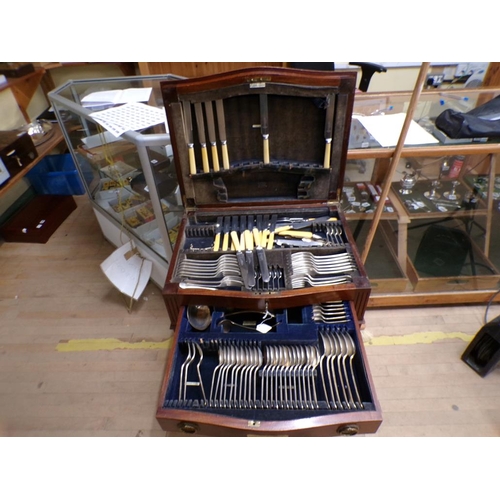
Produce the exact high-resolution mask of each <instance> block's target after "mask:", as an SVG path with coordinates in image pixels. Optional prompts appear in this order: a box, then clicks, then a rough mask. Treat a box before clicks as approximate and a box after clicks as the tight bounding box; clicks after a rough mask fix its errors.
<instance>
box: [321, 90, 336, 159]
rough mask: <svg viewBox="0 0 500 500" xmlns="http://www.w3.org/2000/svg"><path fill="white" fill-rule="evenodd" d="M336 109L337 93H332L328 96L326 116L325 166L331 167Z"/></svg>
mask: <svg viewBox="0 0 500 500" xmlns="http://www.w3.org/2000/svg"><path fill="white" fill-rule="evenodd" d="M334 111H335V95H334V94H331V95H329V96H327V98H326V117H325V156H324V160H323V167H324V168H330V161H331V152H332V139H333V114H334Z"/></svg>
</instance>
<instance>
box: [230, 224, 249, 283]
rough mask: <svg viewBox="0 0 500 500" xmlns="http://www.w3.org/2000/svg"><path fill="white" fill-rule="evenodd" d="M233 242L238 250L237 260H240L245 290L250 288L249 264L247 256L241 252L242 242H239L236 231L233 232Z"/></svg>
mask: <svg viewBox="0 0 500 500" xmlns="http://www.w3.org/2000/svg"><path fill="white" fill-rule="evenodd" d="M231 241H232V244H233V245H234V248H235V250H236V258H237V259H238V265H239V266H240V271H241V277H242V278H243V283H244V284H245V288H248V289H249V288H250V286H249V283H248V267H247V262H246V260H245V256H244V255H243V252H242V251H241V247H240V242H239V241H238V233H237V232H236V231H231Z"/></svg>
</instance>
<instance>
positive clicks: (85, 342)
mask: <svg viewBox="0 0 500 500" xmlns="http://www.w3.org/2000/svg"><path fill="white" fill-rule="evenodd" d="M366 334H368V335H366ZM473 338H474V335H469V334H467V333H461V332H450V333H445V332H420V333H410V334H408V335H382V336H380V337H372V336H371V335H370V334H369V333H368V332H366V331H365V332H364V335H363V343H364V344H365V345H379V346H389V345H414V344H432V343H433V342H438V341H440V340H449V339H460V340H463V341H464V342H470V341H471V340H472V339H473ZM171 343H172V339H167V340H164V341H163V342H149V341H146V340H141V341H138V342H124V341H123V340H119V339H76V340H69V341H68V342H59V344H57V346H56V350H57V351H59V352H83V351H114V350H115V349H168V348H169V347H170V346H171Z"/></svg>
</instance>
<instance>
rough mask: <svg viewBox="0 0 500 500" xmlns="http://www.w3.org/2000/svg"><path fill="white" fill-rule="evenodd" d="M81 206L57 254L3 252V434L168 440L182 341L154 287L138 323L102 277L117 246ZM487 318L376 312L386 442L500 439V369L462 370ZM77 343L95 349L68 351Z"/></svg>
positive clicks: (444, 312) (369, 330)
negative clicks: (171, 384) (166, 387)
mask: <svg viewBox="0 0 500 500" xmlns="http://www.w3.org/2000/svg"><path fill="white" fill-rule="evenodd" d="M75 199H76V201H77V203H78V209H77V210H76V211H75V212H73V213H72V214H71V216H70V217H69V218H68V219H67V220H66V221H65V222H64V224H63V225H62V226H61V227H60V228H59V229H58V230H57V232H56V233H55V234H54V235H53V236H52V238H51V239H50V240H49V242H48V243H47V244H45V245H37V244H17V243H3V244H2V245H1V246H0V284H1V286H0V435H4V436H165V433H164V432H162V430H161V429H160V427H159V425H158V424H157V422H156V420H155V411H156V405H157V399H158V393H159V390H160V384H161V381H162V376H163V370H164V364H165V360H166V356H167V351H168V346H169V342H168V339H169V338H170V336H171V333H172V332H171V331H170V330H169V320H168V317H167V312H166V310H165V307H164V305H163V301H162V298H161V294H160V290H159V289H158V288H157V287H156V286H155V285H153V284H151V283H150V284H149V285H148V287H147V288H146V291H145V293H144V295H143V297H142V298H141V299H140V301H139V302H138V303H136V304H135V306H134V308H133V310H132V312H131V313H129V312H127V308H126V306H125V302H124V300H123V298H122V296H121V295H120V294H119V292H118V291H117V290H115V289H114V288H113V286H112V285H111V284H110V283H109V282H108V281H107V279H106V278H105V276H104V275H103V274H102V272H101V270H100V267H99V264H100V263H101V262H102V261H103V260H104V259H105V258H106V257H107V256H108V255H109V254H110V253H111V252H112V251H113V247H112V246H111V245H110V244H109V243H108V242H107V241H106V240H105V239H104V237H103V236H102V233H101V231H100V229H99V226H98V224H97V221H96V219H95V217H94V215H93V212H92V210H91V207H90V205H89V203H88V201H87V200H86V198H85V197H76V198H75ZM484 312H485V307H484V306H463V307H438V308H425V309H421V308H420V309H419V308H416V309H409V310H408V309H398V310H370V311H368V312H367V314H366V328H365V330H364V331H363V335H364V339H365V345H366V350H367V354H368V361H369V364H370V367H371V371H372V375H373V378H374V384H375V389H376V391H377V394H378V398H379V400H380V404H381V408H382V411H383V418H384V421H383V424H382V426H381V427H380V429H379V432H378V433H377V434H376V435H375V436H499V435H500V411H499V410H500V370H496V371H494V372H492V373H491V374H490V375H488V376H487V377H486V378H484V379H482V378H481V377H479V376H478V375H477V374H476V373H475V372H474V371H473V370H471V369H470V368H469V367H468V366H466V365H465V363H463V362H462V361H461V360H460V355H461V354H462V352H463V351H464V349H465V348H466V346H467V344H468V342H469V341H470V340H471V338H472V337H473V335H474V334H475V333H476V332H477V331H478V330H479V328H480V327H481V326H482V325H483V315H484ZM498 314H500V307H499V306H494V307H492V308H491V310H490V312H489V319H492V318H493V317H495V316H496V315H498ZM112 339H115V340H112ZM74 340H87V341H88V342H87V343H79V344H76V346H75V347H73V348H72V350H68V349H66V350H65V347H66V348H67V347H68V346H73V344H72V343H69V341H74ZM142 341H151V342H152V344H145V343H142V345H141V342H142ZM113 342H121V343H119V344H118V345H116V344H113Z"/></svg>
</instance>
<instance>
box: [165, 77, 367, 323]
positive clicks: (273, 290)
mask: <svg viewBox="0 0 500 500" xmlns="http://www.w3.org/2000/svg"><path fill="white" fill-rule="evenodd" d="M354 88H355V76H354V74H353V73H349V72H347V73H340V72H339V73H335V72H310V71H305V70H291V69H288V68H259V69H256V70H240V71H235V72H230V73H226V74H224V75H215V76H211V77H204V78H196V79H189V80H178V81H175V82H162V92H163V98H164V102H165V109H166V113H167V120H168V125H169V131H170V136H171V142H172V148H173V151H174V158H175V163H176V168H177V176H178V179H179V184H180V189H181V193H182V197H183V203H184V206H185V217H184V218H183V221H182V224H181V227H180V231H179V236H178V238H177V241H176V246H175V248H174V252H173V257H172V259H171V263H170V266H169V271H168V274H167V278H166V284H165V287H164V291H163V296H164V300H165V303H166V307H167V310H168V312H169V317H170V320H171V323H172V325H173V326H175V323H176V321H177V315H178V313H179V309H180V307H181V306H185V305H189V304H199V303H206V304H209V305H218V304H219V303H221V302H224V303H226V304H228V305H229V306H232V307H247V308H249V307H252V308H261V309H262V308H263V307H264V305H265V304H266V303H267V304H268V305H269V307H287V306H298V305H305V304H314V303H318V302H323V301H328V300H349V301H353V302H354V305H355V309H356V313H357V315H358V318H359V319H360V321H362V320H363V317H364V311H365V309H366V306H367V303H368V299H369V295H370V283H369V280H368V278H367V276H366V272H365V270H364V266H363V264H362V262H361V260H360V257H359V252H358V249H357V248H356V245H355V243H354V239H353V237H352V234H351V232H350V230H349V227H348V226H347V223H346V221H345V218H344V214H343V213H342V212H341V209H340V200H341V194H342V184H343V177H344V171H345V163H346V155H347V144H348V137H349V125H350V120H351V113H352V105H353V99H354ZM251 235H253V237H250V236H251ZM255 236H257V239H256V238H255ZM236 240H237V243H238V249H239V250H240V251H241V253H240V252H237V251H236V250H235V249H236V247H235V241H236ZM257 240H258V241H257ZM257 243H259V244H257ZM311 257H313V258H316V260H318V261H319V262H323V263H326V264H332V265H334V266H336V265H337V264H338V263H344V264H346V265H342V266H340V267H338V268H337V269H338V271H339V272H338V273H336V272H332V273H329V274H327V275H326V276H325V275H323V273H322V274H321V276H320V275H317V274H318V273H312V272H305V271H304V266H302V267H300V266H299V264H302V263H303V261H304V259H307V260H311ZM325 258H327V260H326V261H325ZM219 259H220V260H219ZM217 263H218V264H217ZM231 263H232V264H233V267H231V266H226V267H225V271H224V272H223V273H222V274H220V275H216V276H215V277H214V278H213V279H212V281H210V277H208V279H207V277H206V276H204V272H205V271H206V270H205V269H203V267H204V266H206V267H208V268H209V267H210V266H212V265H219V267H221V266H223V265H224V264H231ZM234 263H237V264H236V265H237V266H239V270H236V271H233V270H232V269H234ZM309 265H310V264H309V263H307V264H306V266H309ZM193 266H194V268H196V269H199V276H197V275H196V273H195V274H194V275H193V272H192V269H193ZM300 270H302V272H299V271H300ZM346 270H347V271H346ZM217 280H218V281H220V283H219V282H217Z"/></svg>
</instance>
